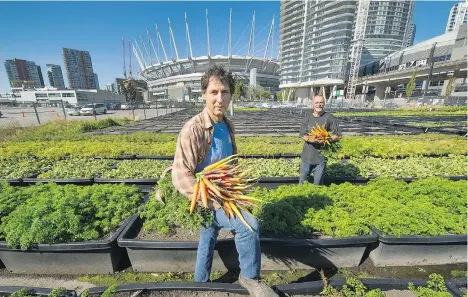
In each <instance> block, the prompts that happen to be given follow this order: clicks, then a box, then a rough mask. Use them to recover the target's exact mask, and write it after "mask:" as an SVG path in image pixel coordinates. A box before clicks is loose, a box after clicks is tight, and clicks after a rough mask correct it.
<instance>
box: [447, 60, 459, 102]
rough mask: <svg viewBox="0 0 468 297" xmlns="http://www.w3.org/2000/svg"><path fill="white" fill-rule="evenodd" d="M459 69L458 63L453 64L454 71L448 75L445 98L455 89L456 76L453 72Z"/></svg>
mask: <svg viewBox="0 0 468 297" xmlns="http://www.w3.org/2000/svg"><path fill="white" fill-rule="evenodd" d="M459 70H460V65H458V64H457V65H456V66H455V71H454V72H453V73H452V74H451V75H450V77H449V80H448V83H447V87H446V88H445V94H444V96H445V98H448V96H450V95H452V93H453V91H455V81H456V80H457V77H456V76H455V74H456V73H457V72H458V71H459Z"/></svg>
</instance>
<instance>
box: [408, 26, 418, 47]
mask: <svg viewBox="0 0 468 297" xmlns="http://www.w3.org/2000/svg"><path fill="white" fill-rule="evenodd" d="M408 36H409V38H408V41H407V42H406V47H410V46H412V45H414V36H416V24H411V27H410V28H409V34H408Z"/></svg>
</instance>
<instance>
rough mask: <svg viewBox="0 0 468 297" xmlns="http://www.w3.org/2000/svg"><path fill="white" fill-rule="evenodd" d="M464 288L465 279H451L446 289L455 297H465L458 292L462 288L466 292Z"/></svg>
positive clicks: (465, 285)
mask: <svg viewBox="0 0 468 297" xmlns="http://www.w3.org/2000/svg"><path fill="white" fill-rule="evenodd" d="M466 287H467V284H466V278H453V279H450V280H448V281H447V289H448V291H449V292H450V293H451V294H452V295H453V296H455V297H463V296H466V294H464V293H463V292H462V291H461V290H460V288H464V289H465V292H466Z"/></svg>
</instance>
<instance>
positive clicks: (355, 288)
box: [320, 276, 385, 297]
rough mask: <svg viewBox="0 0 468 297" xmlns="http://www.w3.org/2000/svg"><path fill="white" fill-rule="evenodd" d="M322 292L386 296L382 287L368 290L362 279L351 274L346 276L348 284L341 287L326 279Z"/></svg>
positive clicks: (349, 296)
mask: <svg viewBox="0 0 468 297" xmlns="http://www.w3.org/2000/svg"><path fill="white" fill-rule="evenodd" d="M320 294H321V295H325V296H329V297H385V294H384V293H383V292H382V291H381V290H380V289H374V290H370V291H368V289H367V287H366V286H365V285H364V284H363V283H362V282H361V281H360V280H358V279H357V278H354V277H351V276H346V284H345V285H343V286H342V287H341V288H335V287H332V286H330V285H328V283H327V281H326V280H324V289H323V291H322V292H321V293H320Z"/></svg>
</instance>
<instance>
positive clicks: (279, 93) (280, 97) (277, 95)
mask: <svg viewBox="0 0 468 297" xmlns="http://www.w3.org/2000/svg"><path fill="white" fill-rule="evenodd" d="M276 98H277V99H278V101H283V100H284V99H286V98H284V99H283V91H278V92H276Z"/></svg>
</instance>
